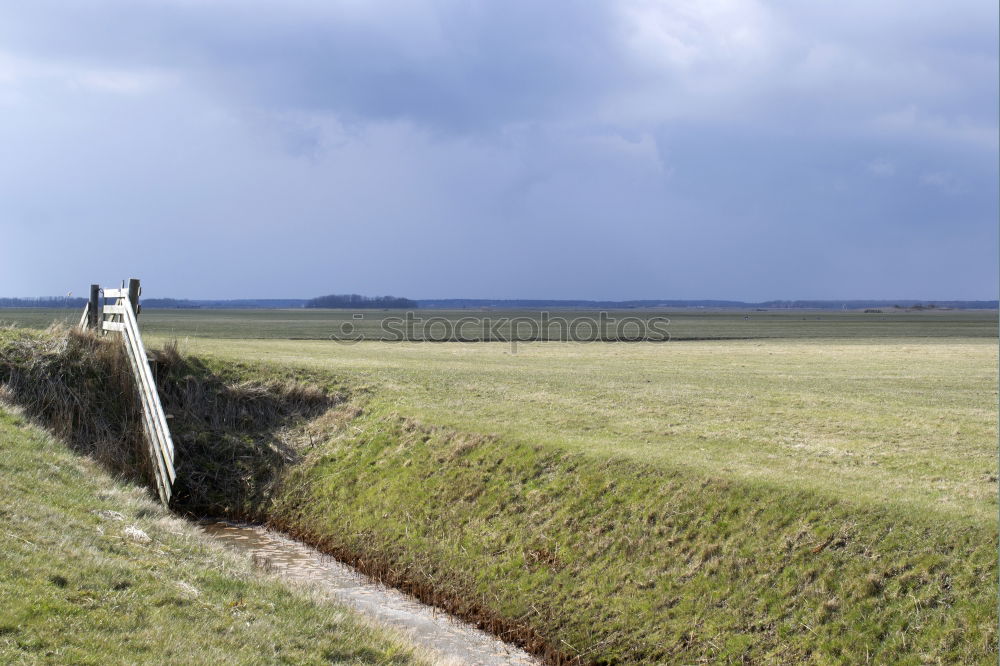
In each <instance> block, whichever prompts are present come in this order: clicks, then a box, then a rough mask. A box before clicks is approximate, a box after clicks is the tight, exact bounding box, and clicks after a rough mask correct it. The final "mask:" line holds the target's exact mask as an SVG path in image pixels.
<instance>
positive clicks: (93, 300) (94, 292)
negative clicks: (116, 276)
mask: <svg viewBox="0 0 1000 666" xmlns="http://www.w3.org/2000/svg"><path fill="white" fill-rule="evenodd" d="M100 300H101V285H99V284H92V285H90V300H89V302H88V304H89V305H90V308H88V310H87V312H88V315H87V316H88V320H87V328H93V329H96V328H97V313H98V307H97V306H98V304H99V303H100Z"/></svg>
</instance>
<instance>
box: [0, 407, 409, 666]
mask: <svg viewBox="0 0 1000 666" xmlns="http://www.w3.org/2000/svg"><path fill="white" fill-rule="evenodd" d="M0 496H2V497H3V507H2V508H0V538H2V540H3V548H2V549H0V661H2V662H3V663H6V664H35V663H46V664H69V663H72V664H138V663H143V664H193V663H201V664H207V663H216V664H218V663H244V664H250V663H295V664H307V663H308V664H329V663H348V664H373V663H382V664H390V663H392V664H406V663H426V662H425V661H423V660H421V659H416V658H415V657H414V654H413V650H412V649H411V648H408V647H405V646H404V645H403V643H402V642H401V640H400V639H399V638H392V637H390V636H388V635H386V633H385V632H384V631H383V630H380V629H375V628H372V627H370V626H367V625H365V624H363V623H362V622H360V621H359V620H358V619H356V618H355V616H354V615H353V614H351V613H350V612H349V611H347V610H346V609H344V608H341V607H338V606H335V605H331V604H330V603H328V602H325V601H321V600H320V599H319V597H318V596H314V595H313V594H312V593H310V592H309V591H308V590H306V589H304V588H303V589H290V588H288V587H286V586H285V585H284V584H282V583H279V582H277V581H276V580H272V579H271V578H270V577H268V576H266V575H263V574H261V573H260V572H259V571H255V570H253V569H252V568H251V566H250V564H249V562H247V561H245V560H243V559H238V558H236V557H235V556H233V555H230V554H229V553H227V552H224V551H223V550H222V549H221V548H220V547H219V546H217V545H215V544H212V543H209V542H208V541H207V539H206V538H205V537H204V536H202V535H201V534H200V533H199V532H198V531H197V530H196V529H195V528H194V527H193V526H192V525H191V524H189V523H187V522H186V521H183V520H180V519H177V518H173V517H171V516H170V515H169V514H168V513H167V512H166V511H164V510H163V509H162V508H160V507H159V506H158V505H156V504H154V503H153V502H152V501H151V500H150V499H149V498H148V496H147V494H146V493H145V492H144V491H143V490H142V489H140V488H138V487H136V486H128V485H124V484H121V483H118V482H115V481H114V480H112V479H111V478H110V477H109V476H108V475H107V474H106V473H104V472H103V471H102V470H101V469H100V468H99V467H98V466H97V465H95V464H94V463H93V462H91V461H89V460H87V459H85V458H81V457H80V456H77V455H75V454H73V453H71V452H70V451H69V450H68V449H67V448H66V446H65V445H64V444H63V443H62V442H58V441H56V440H54V439H53V438H52V437H51V436H49V435H47V434H45V433H44V432H42V431H40V430H39V429H38V428H36V427H34V426H31V425H29V424H28V423H27V422H26V421H25V419H24V418H22V417H21V416H19V415H17V414H16V413H13V412H11V411H10V410H7V409H4V408H2V407H0ZM136 530H138V531H136Z"/></svg>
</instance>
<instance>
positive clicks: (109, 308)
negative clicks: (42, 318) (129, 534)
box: [80, 278, 177, 505]
mask: <svg viewBox="0 0 1000 666" xmlns="http://www.w3.org/2000/svg"><path fill="white" fill-rule="evenodd" d="M140 291H141V290H140V286H139V280H136V279H134V278H133V279H131V280H129V281H128V285H127V286H126V284H125V283H124V282H123V283H122V286H121V288H120V289H119V288H115V289H101V287H100V286H99V285H96V284H94V285H91V286H90V301H89V302H88V303H87V305H86V307H85V308H84V309H83V316H82V317H80V328H81V329H85V328H89V329H93V330H97V331H101V332H102V333H104V332H113V333H120V334H121V336H122V341H123V342H124V344H125V356H126V357H127V358H128V362H129V366H131V368H132V374H133V376H134V377H135V383H136V386H137V387H138V389H139V398H140V401H141V402H142V425H143V430H144V431H145V434H146V442H147V444H148V446H149V457H150V463H151V465H152V468H153V476H154V477H155V479H156V492H157V493H158V494H159V496H160V501H161V502H163V504H164V505H166V504H168V503H169V502H170V496H171V489H172V488H173V483H174V479H175V478H176V476H177V475H176V474H175V473H174V441H173V439H171V437H170V428H169V427H167V415H166V414H165V413H164V412H163V405H162V404H160V395H159V393H157V391H156V382H155V381H154V379H153V372H152V370H151V369H150V367H149V357H148V356H147V355H146V348H145V347H144V346H143V344H142V335H141V334H140V333H139V322H138V319H137V317H138V315H139V312H140V311H141V307H140V306H139V294H140Z"/></svg>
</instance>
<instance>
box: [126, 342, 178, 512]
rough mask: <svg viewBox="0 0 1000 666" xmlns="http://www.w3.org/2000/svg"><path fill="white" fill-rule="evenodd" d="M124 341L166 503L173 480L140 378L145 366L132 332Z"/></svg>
mask: <svg viewBox="0 0 1000 666" xmlns="http://www.w3.org/2000/svg"><path fill="white" fill-rule="evenodd" d="M122 337H123V339H124V342H125V345H126V349H127V356H128V359H129V365H130V366H131V367H132V370H133V373H134V375H135V378H136V383H137V384H139V389H140V390H139V398H140V401H141V402H142V417H143V428H144V429H145V431H146V439H147V442H148V444H149V455H150V462H151V463H152V465H153V475H154V476H155V477H156V481H157V490H158V492H159V493H160V499H161V500H163V501H164V502H165V503H166V502H169V501H170V495H171V488H170V486H171V484H172V482H171V480H170V478H169V476H170V475H169V474H168V471H167V470H168V467H167V462H166V460H164V458H163V454H162V445H161V443H160V441H159V439H160V434H159V432H158V429H157V427H156V421H155V419H154V417H153V406H152V404H151V402H150V398H149V394H148V392H146V391H145V390H143V388H142V386H141V385H142V382H141V380H140V377H141V376H142V375H141V373H142V366H143V365H144V364H142V363H139V362H137V359H136V358H135V351H134V346H133V344H132V342H133V341H132V340H131V332H130V331H129V330H128V329H126V331H125V332H124V333H123V336H122Z"/></svg>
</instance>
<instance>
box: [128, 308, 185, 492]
mask: <svg viewBox="0 0 1000 666" xmlns="http://www.w3.org/2000/svg"><path fill="white" fill-rule="evenodd" d="M124 318H125V325H126V327H127V328H128V337H129V340H130V341H131V343H132V347H133V349H134V352H135V358H136V363H137V365H139V374H140V376H141V378H142V383H143V384H144V387H145V391H146V393H147V395H148V397H149V399H150V406H151V408H152V416H153V425H154V426H155V427H156V429H157V430H158V433H157V434H158V435H159V439H160V444H161V447H162V449H163V454H164V457H165V459H166V462H167V473H168V475H169V477H170V482H171V483H173V481H174V480H175V479H176V473H175V471H174V442H173V439H172V438H171V437H170V428H169V427H168V426H167V416H166V414H165V413H164V412H163V405H162V404H161V403H160V395H159V393H158V392H157V390H156V382H155V380H154V379H153V372H152V371H151V370H150V368H149V362H148V361H147V360H146V348H145V346H144V345H143V344H142V337H141V335H140V333H139V323H138V321H136V318H135V313H134V312H132V309H131V308H126V309H125V317H124Z"/></svg>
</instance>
